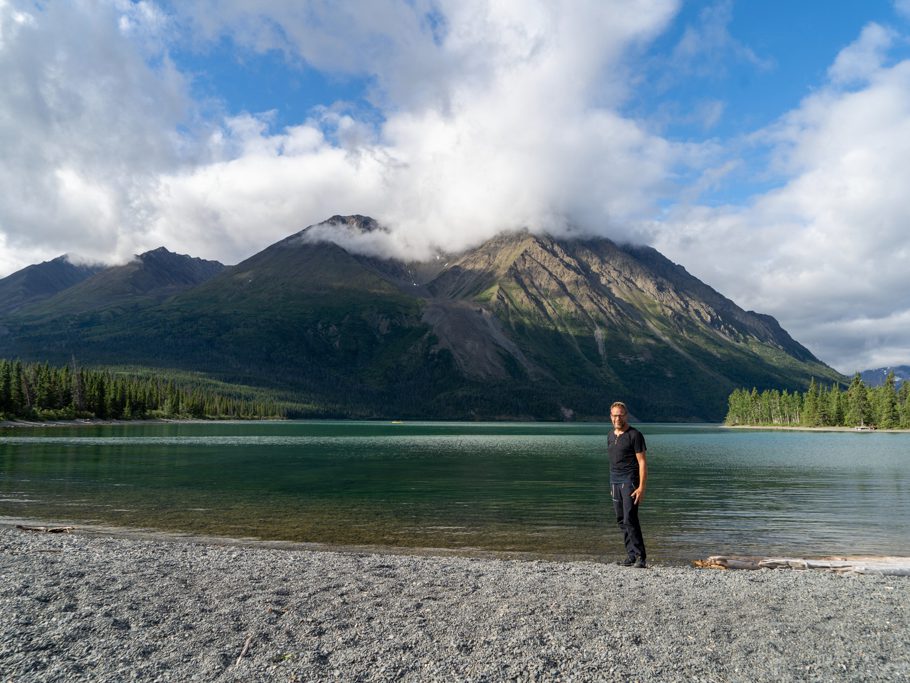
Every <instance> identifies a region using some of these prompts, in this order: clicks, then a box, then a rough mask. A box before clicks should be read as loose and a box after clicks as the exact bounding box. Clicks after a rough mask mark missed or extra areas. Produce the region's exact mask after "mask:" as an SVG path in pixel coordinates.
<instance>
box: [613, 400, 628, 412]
mask: <svg viewBox="0 0 910 683" xmlns="http://www.w3.org/2000/svg"><path fill="white" fill-rule="evenodd" d="M614 408H622V412H624V413H625V414H626V415H628V414H629V409H628V408H626V404H625V403H623V402H622V401H616V402H615V403H614V404H613V405H611V406H610V412H611V413H612V412H613V409H614Z"/></svg>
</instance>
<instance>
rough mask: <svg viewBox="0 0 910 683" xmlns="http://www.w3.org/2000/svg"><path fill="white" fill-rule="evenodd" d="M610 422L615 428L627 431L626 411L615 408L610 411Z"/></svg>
mask: <svg viewBox="0 0 910 683" xmlns="http://www.w3.org/2000/svg"><path fill="white" fill-rule="evenodd" d="M610 421H611V422H612V423H613V427H614V428H616V429H625V427H626V411H624V410H623V409H622V408H613V409H612V410H611V411H610Z"/></svg>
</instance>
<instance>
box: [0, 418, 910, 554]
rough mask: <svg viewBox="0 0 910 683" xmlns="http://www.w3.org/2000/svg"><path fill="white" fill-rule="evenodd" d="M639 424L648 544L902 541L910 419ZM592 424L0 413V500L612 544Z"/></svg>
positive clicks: (108, 519)
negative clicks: (878, 426) (18, 416)
mask: <svg viewBox="0 0 910 683" xmlns="http://www.w3.org/2000/svg"><path fill="white" fill-rule="evenodd" d="M640 428H641V429H642V431H643V432H644V434H645V436H646V438H647V441H648V464H649V486H648V492H647V497H646V500H645V502H644V505H643V507H642V512H641V517H642V524H643V528H644V532H645V540H646V542H647V544H648V549H649V556H650V558H651V559H652V561H656V562H667V563H678V562H684V561H689V560H692V559H697V558H699V557H705V556H707V555H712V554H721V553H731V554H757V555H775V554H786V555H799V556H822V555H828V554H863V553H872V554H899V555H910V434H885V433H815V432H813V433H806V432H777V431H733V430H725V429H721V428H718V427H713V426H692V425H665V424H663V425H640ZM608 429H609V426H608V425H601V424H538V423H532V424H490V423H477V424H475V423H408V424H392V423H378V422H271V423H270V422H264V423H231V424H225V423H203V424H198V423H197V424H180V423H171V424H129V425H116V426H91V427H90V426H79V427H72V428H70V427H52V428H34V429H33V428H28V429H15V430H0V517H5V518H7V521H9V520H10V519H45V520H54V521H61V522H69V523H74V524H99V525H115V526H126V527H139V528H144V529H155V530H163V531H185V532H193V533H202V534H214V535H222V536H230V537H250V538H259V539H282V540H290V541H304V542H316V543H329V544H339V545H382V546H406V547H423V548H453V549H459V550H463V551H467V552H472V551H478V550H493V551H509V552H522V553H530V554H532V555H534V556H540V557H554V556H555V557H603V556H608V557H613V556H617V557H618V556H619V555H621V554H622V544H621V539H620V534H619V531H618V529H617V528H616V524H615V519H613V517H612V507H611V503H610V497H609V489H608V485H607V483H608V476H609V475H608V472H607V467H606V463H605V456H604V448H605V439H606V433H607V430H608Z"/></svg>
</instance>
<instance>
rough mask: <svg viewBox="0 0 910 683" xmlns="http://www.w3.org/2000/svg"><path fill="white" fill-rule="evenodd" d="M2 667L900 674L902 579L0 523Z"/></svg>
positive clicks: (235, 672)
mask: <svg viewBox="0 0 910 683" xmlns="http://www.w3.org/2000/svg"><path fill="white" fill-rule="evenodd" d="M0 610H2V613H3V614H4V615H8V617H7V618H6V619H4V620H3V621H2V622H0V636H2V637H3V639H4V643H5V647H4V648H3V649H2V650H0V678H2V679H3V680H6V679H7V678H9V679H13V680H19V679H23V680H24V679H29V680H35V679H40V680H50V679H76V678H88V679H91V680H102V681H114V680H124V679H127V678H139V679H155V680H207V681H208V680H217V681H241V680H243V681H251V680H252V681H259V680H263V681H264V680H289V681H297V680H327V679H331V678H340V679H342V680H363V681H385V680H392V679H394V680H403V681H426V680H453V679H454V680H488V681H501V680H514V679H519V680H527V679H531V680H553V679H560V680H569V679H571V680H575V681H595V680H604V679H608V680H639V681H689V680H693V679H696V680H706V681H722V680H746V679H749V680H772V679H777V680H805V679H806V678H807V677H808V678H812V679H814V680H832V679H834V680H850V681H886V680H899V679H901V678H904V677H907V676H908V675H910V631H908V629H906V628H903V627H901V626H900V625H901V624H906V623H908V620H910V582H908V579H907V578H905V577H890V576H872V575H861V576H843V575H838V574H833V573H829V572H807V571H793V570H787V571H780V570H772V569H761V570H757V571H749V572H736V571H711V570H705V569H694V568H688V567H654V568H650V569H647V570H637V569H628V568H622V567H618V566H615V565H612V564H605V563H601V562H591V561H580V562H558V561H553V562H547V561H520V562H516V561H511V560H503V559H480V558H465V557H439V556H427V557H415V556H403V555H387V554H377V553H372V552H349V553H344V552H335V551H321V550H297V549H283V548H282V549H273V548H262V547H246V546H233V545H220V544H213V543H210V542H205V541H199V540H188V539H179V538H178V539H172V540H168V541H162V540H150V539H131V538H124V537H119V536H105V535H97V536H93V535H88V534H82V533H74V534H46V533H45V534H40V533H27V532H22V531H18V530H15V529H10V528H8V527H0Z"/></svg>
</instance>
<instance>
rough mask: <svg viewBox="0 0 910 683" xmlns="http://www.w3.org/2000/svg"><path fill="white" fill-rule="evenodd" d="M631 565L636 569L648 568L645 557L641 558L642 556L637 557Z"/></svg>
mask: <svg viewBox="0 0 910 683" xmlns="http://www.w3.org/2000/svg"><path fill="white" fill-rule="evenodd" d="M632 566H633V567H635V568H636V569H647V568H648V565H647V564H646V563H645V558H643V557H639V558H638V559H637V560H635V563H634V564H633V565H632Z"/></svg>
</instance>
